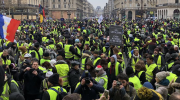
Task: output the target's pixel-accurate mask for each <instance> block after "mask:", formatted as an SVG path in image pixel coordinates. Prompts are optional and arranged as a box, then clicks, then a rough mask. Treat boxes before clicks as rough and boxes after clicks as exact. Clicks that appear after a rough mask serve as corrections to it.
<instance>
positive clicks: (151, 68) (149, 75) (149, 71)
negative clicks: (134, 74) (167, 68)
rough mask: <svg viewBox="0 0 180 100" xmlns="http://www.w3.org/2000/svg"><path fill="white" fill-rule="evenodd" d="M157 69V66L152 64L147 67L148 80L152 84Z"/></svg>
mask: <svg viewBox="0 0 180 100" xmlns="http://www.w3.org/2000/svg"><path fill="white" fill-rule="evenodd" d="M156 67H157V65H156V64H151V65H150V66H149V67H148V65H146V80H148V82H151V80H152V79H153V70H154V69H155V68H156Z"/></svg>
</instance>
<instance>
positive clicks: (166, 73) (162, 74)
mask: <svg viewBox="0 0 180 100" xmlns="http://www.w3.org/2000/svg"><path fill="white" fill-rule="evenodd" d="M169 75H170V73H169V72H165V71H162V72H158V73H157V74H156V77H157V78H158V79H159V81H162V80H163V79H165V78H166V77H167V76H169Z"/></svg>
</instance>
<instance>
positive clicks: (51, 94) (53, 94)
mask: <svg viewBox="0 0 180 100" xmlns="http://www.w3.org/2000/svg"><path fill="white" fill-rule="evenodd" d="M51 88H53V89H56V90H57V91H59V92H62V91H61V88H60V86H54V87H51ZM62 89H63V92H66V93H67V91H66V90H65V89H64V88H62ZM47 92H48V94H49V97H50V99H49V100H56V98H57V95H58V94H57V92H55V91H54V90H52V89H48V90H47Z"/></svg>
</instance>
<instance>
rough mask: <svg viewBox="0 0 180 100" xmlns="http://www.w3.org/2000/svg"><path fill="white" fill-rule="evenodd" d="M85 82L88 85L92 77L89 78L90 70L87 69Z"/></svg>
mask: <svg viewBox="0 0 180 100" xmlns="http://www.w3.org/2000/svg"><path fill="white" fill-rule="evenodd" d="M85 76H86V77H85V84H86V85H88V84H89V83H90V78H89V72H88V70H85Z"/></svg>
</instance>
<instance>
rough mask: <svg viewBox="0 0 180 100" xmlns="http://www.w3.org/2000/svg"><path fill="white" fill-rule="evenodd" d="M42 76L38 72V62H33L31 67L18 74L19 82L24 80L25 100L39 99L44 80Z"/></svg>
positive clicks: (39, 71)
mask: <svg viewBox="0 0 180 100" xmlns="http://www.w3.org/2000/svg"><path fill="white" fill-rule="evenodd" d="M44 78H45V77H44V74H43V72H42V71H41V70H39V62H38V61H35V60H34V61H33V62H32V67H31V68H30V67H26V68H25V69H24V70H23V71H21V73H20V74H19V80H20V81H22V80H24V94H25V99H26V100H34V99H40V95H39V94H40V87H41V82H42V81H43V80H44Z"/></svg>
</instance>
